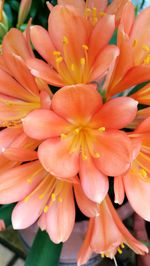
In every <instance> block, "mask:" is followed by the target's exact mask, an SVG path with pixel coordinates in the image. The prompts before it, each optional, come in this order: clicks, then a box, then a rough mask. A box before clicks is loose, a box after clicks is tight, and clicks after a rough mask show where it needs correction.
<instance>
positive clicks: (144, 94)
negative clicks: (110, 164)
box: [130, 84, 150, 105]
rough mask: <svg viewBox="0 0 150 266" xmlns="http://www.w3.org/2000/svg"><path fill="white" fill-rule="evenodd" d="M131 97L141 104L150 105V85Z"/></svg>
mask: <svg viewBox="0 0 150 266" xmlns="http://www.w3.org/2000/svg"><path fill="white" fill-rule="evenodd" d="M130 97H132V98H133V99H135V100H136V101H138V102H139V103H141V104H145V105H150V84H147V85H146V86H144V87H143V88H141V89H140V90H138V91H137V92H135V93H133V94H132V95H131V96H130Z"/></svg>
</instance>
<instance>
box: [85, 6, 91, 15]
mask: <svg viewBox="0 0 150 266" xmlns="http://www.w3.org/2000/svg"><path fill="white" fill-rule="evenodd" d="M90 14H91V9H90V8H86V9H85V11H84V15H85V17H89V16H90Z"/></svg>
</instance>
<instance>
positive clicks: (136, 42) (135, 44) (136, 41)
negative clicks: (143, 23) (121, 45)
mask: <svg viewBox="0 0 150 266" xmlns="http://www.w3.org/2000/svg"><path fill="white" fill-rule="evenodd" d="M137 44H138V40H136V39H135V40H134V41H133V43H132V46H133V47H136V46H137Z"/></svg>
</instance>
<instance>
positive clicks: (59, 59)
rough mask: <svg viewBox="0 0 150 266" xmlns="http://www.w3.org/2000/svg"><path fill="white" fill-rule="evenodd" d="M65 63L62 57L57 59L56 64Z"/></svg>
mask: <svg viewBox="0 0 150 266" xmlns="http://www.w3.org/2000/svg"><path fill="white" fill-rule="evenodd" d="M62 61H63V57H62V56H59V57H57V58H56V63H58V64H59V63H61V62H62Z"/></svg>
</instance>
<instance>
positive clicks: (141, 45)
mask: <svg viewBox="0 0 150 266" xmlns="http://www.w3.org/2000/svg"><path fill="white" fill-rule="evenodd" d="M134 13H135V12H134V6H133V5H132V3H130V2H128V3H127V4H126V6H125V8H124V11H123V14H122V18H121V22H120V25H119V29H118V46H119V49H120V55H119V57H118V58H117V60H116V63H115V64H114V68H112V69H111V71H110V73H109V74H108V79H107V82H106V84H105V89H106V91H107V92H106V93H107V98H110V97H111V96H113V95H115V94H117V93H119V92H122V91H124V90H126V89H129V88H131V87H132V86H134V85H136V84H139V83H142V82H145V81H149V79H150V28H149V18H150V7H148V8H146V9H144V10H143V11H142V12H141V13H140V14H139V15H138V16H137V17H136V18H135V17H134Z"/></svg>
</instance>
